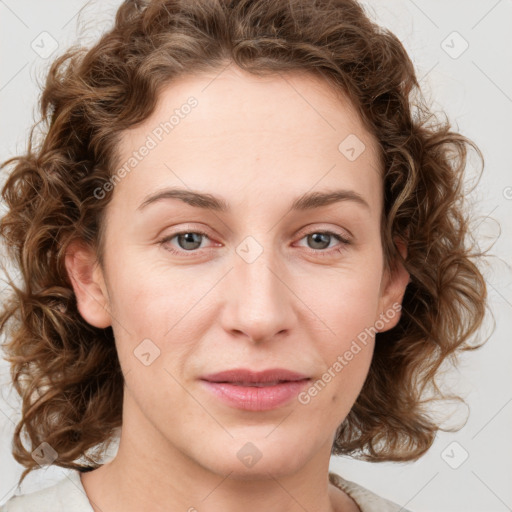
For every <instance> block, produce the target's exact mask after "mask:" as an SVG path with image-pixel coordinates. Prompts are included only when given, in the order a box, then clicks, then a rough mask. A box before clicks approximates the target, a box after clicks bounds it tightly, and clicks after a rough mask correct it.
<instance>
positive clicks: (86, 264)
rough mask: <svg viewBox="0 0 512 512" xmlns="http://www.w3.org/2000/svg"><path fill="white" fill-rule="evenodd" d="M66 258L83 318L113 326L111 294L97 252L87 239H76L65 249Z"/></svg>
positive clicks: (95, 325)
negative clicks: (109, 297) (109, 294)
mask: <svg viewBox="0 0 512 512" xmlns="http://www.w3.org/2000/svg"><path fill="white" fill-rule="evenodd" d="M64 261H65V266H66V270H67V273H68V276H69V279H70V281H71V284H72V285H73V290H74V292H75V296H76V301H77V306H78V311H80V314H81V315H82V317H83V319H84V320H85V321H86V322H87V323H89V324H90V325H92V326H94V327H98V328H101V329H104V328H105V327H108V326H110V325H112V319H111V315H110V307H109V301H108V293H107V289H106V286H105V280H104V277H103V272H102V269H101V267H100V265H99V263H98V262H97V259H96V252H95V251H94V250H93V249H92V248H91V247H89V246H88V245H87V244H86V243H85V242H83V241H80V240H74V241H73V242H71V243H70V244H69V246H68V248H67V250H66V255H65V258H64Z"/></svg>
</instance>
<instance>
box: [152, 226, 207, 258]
mask: <svg viewBox="0 0 512 512" xmlns="http://www.w3.org/2000/svg"><path fill="white" fill-rule="evenodd" d="M203 237H206V238H209V237H208V235H207V234H206V233H204V232H202V231H180V232H179V233H174V234H173V235H169V236H166V237H165V238H162V239H161V240H159V244H160V245H162V246H164V248H165V249H166V250H168V251H169V252H171V253H173V254H182V253H183V252H194V251H196V250H197V249H200V248H201V247H200V246H201V241H202V238H203ZM175 238H176V242H177V244H178V248H179V250H176V249H174V248H173V247H172V246H170V245H169V244H170V242H171V240H173V239H175Z"/></svg>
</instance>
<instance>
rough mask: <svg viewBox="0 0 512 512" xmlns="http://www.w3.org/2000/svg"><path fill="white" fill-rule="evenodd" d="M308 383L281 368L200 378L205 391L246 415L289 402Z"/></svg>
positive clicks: (307, 378)
mask: <svg viewBox="0 0 512 512" xmlns="http://www.w3.org/2000/svg"><path fill="white" fill-rule="evenodd" d="M309 380H310V378H309V377H307V376H306V375H303V374H301V373H297V372H292V371H290V370H285V369H282V368H273V369H269V370H264V371H261V372H253V371H251V370H248V369H235V370H227V371H223V372H218V373H214V374H209V375H206V376H204V377H202V378H201V381H202V382H203V384H204V386H205V387H206V389H207V390H208V391H210V392H212V393H213V394H214V395H215V396H216V397H217V398H219V399H220V400H221V401H223V402H224V403H226V404H227V405H229V406H231V407H234V408H236V409H243V410H247V411H267V410H271V409H275V408H277V407H282V406H284V405H285V404H286V403H288V402H290V400H292V399H293V398H294V397H296V396H297V394H298V393H299V392H300V391H301V390H302V389H303V388H304V386H305V385H306V384H307V383H308V381H309Z"/></svg>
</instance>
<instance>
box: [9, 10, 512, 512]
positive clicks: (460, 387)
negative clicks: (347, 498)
mask: <svg viewBox="0 0 512 512" xmlns="http://www.w3.org/2000/svg"><path fill="white" fill-rule="evenodd" d="M364 4H365V5H366V6H367V7H368V9H369V12H370V15H371V16H372V17H373V18H374V19H376V20H378V22H379V23H380V24H382V25H384V26H386V27H388V28H390V29H391V30H392V31H393V32H395V33H396V34H397V35H398V37H399V38H400V39H401V40H402V42H403V43H404V45H405V47H406V48H407V50H408V51H409V54H410V55H411V57H412V58H413V61H414V63H415V65H416V67H417V70H418V76H419V77H420V78H421V84H422V86H423V87H424V88H425V94H426V95H427V97H431V98H432V99H435V101H434V108H435V109H437V110H443V109H444V110H446V111H447V113H448V115H449V117H450V119H451V120H452V121H453V123H454V128H455V129H458V130H460V131H461V132H462V133H463V134H464V135H467V136H469V137H470V138H472V139H473V140H475V141H476V143H477V144H478V145H479V147H480V148H481V149H482V151H483V153H484V156H485V171H484V175H483V178H482V180H481V182H480V184H479V185H478V187H477V189H476V190H475V191H474V192H473V193H472V194H471V197H470V198H469V199H471V200H473V201H475V202H476V206H475V208H476V212H477V213H478V214H479V215H481V219H480V220H479V221H478V222H475V234H476V235H477V237H478V239H479V240H480V242H481V245H482V246H483V247H485V246H487V245H489V244H490V243H492V241H494V240H495V245H494V247H493V248H492V250H491V253H492V254H493V255H495V258H493V259H492V260H491V261H490V266H489V267H488V268H487V269H486V271H485V274H486V278H487V282H488V287H489V295H490V306H491V309H492V311H493V314H494V317H495V320H496V328H495V331H494V333H493V335H492V337H491V338H490V340H489V342H488V343H487V345H486V346H485V347H484V348H482V349H480V350H478V351H477V352H475V353H473V354H468V355H465V356H464V357H463V358H462V360H461V365H460V367H459V370H457V371H454V372H451V373H450V375H449V376H448V377H447V380H446V382H447V385H449V386H450V387H449V389H451V390H454V391H456V392H458V393H459V394H461V395H462V396H463V397H465V399H466V401H467V403H468V404H469V407H470V413H471V414H470V416H469V419H468V421H467V423H466V425H465V426H464V427H463V428H462V429H461V430H459V431H458V432H456V433H445V432H441V433H440V434H439V435H438V437H437V439H436V441H435V443H434V445H433V446H432V448H431V449H430V451H429V452H428V453H427V454H426V455H425V456H424V457H422V458H421V459H420V460H419V461H418V462H415V463H404V464H396V463H381V464H369V463H365V462H359V461H353V460H350V459H348V458H332V460H331V469H332V470H334V471H336V472H339V473H340V474H342V475H343V476H344V477H345V478H347V479H349V480H354V481H356V482H358V483H360V484H362V485H364V486H366V487H369V488H370V489H372V490H374V491H375V492H377V493H378V494H381V495H383V496H385V497H387V498H388V499H391V500H393V501H395V502H397V503H399V504H401V505H403V506H405V507H407V508H408V509H410V510H413V511H414V512H427V511H432V510H436V511H437V512H443V511H446V512H477V511H478V512H501V511H506V510H512V490H511V489H512V488H511V486H510V482H511V476H512V457H511V454H512V450H511V445H512V438H511V435H510V432H511V425H512V387H511V385H510V384H511V382H510V380H511V379H510V369H509V368H510V363H511V354H512V344H511V343H510V330H511V327H512V325H511V316H512V315H511V313H512V310H511V308H512V290H511V281H512V279H511V276H512V274H511V272H510V267H509V264H510V258H511V256H510V255H511V253H512V251H511V249H512V244H511V229H510V228H511V220H510V219H511V217H512V172H511V160H512V158H511V151H510V148H511V146H512V115H511V114H512V68H511V63H512V35H511V32H512V31H511V30H510V21H511V20H512V2H511V1H510V0H498V1H497V0H472V1H462V0H458V1H453V0H452V1H440V0H436V1H429V2H427V1H426V0H414V1H413V0H393V1H389V0H388V1H386V2H379V1H377V0H371V1H368V0H367V1H365V2H364ZM118 5H120V1H119V0H117V1H114V0H109V1H101V2H100V1H98V0H94V1H92V2H91V1H90V2H85V1H84V0H66V1H64V0H59V1H57V0H51V1H40V0H39V1H36V0H31V1H29V0H24V1H15V0H0V59H1V61H0V62H1V65H0V113H1V115H0V160H2V161H3V160H5V159H7V158H8V157H10V156H13V155H15V154H17V153H19V152H23V151H24V150H25V144H26V140H27V137H28V133H29V127H30V126H31V125H32V123H33V121H34V116H35V115H36V111H35V105H36V101H37V98H38V95H39V90H38V89H37V83H36V79H38V80H39V82H40V83H42V81H43V79H44V75H45V71H46V70H47V67H48V65H49V62H50V61H51V60H53V59H54V58H55V56H56V55H57V54H60V53H62V52H64V49H65V48H66V47H67V46H68V45H70V44H71V43H73V42H76V41H77V39H80V41H81V42H82V43H83V44H89V43H90V42H92V41H93V40H95V39H96V37H97V36H98V35H99V34H100V33H101V31H102V29H103V28H104V27H107V26H109V24H110V23H111V21H112V20H113V16H114V13H115V10H116V8H117V6H118ZM79 19H80V20H81V21H82V22H83V23H86V30H85V31H80V33H78V32H77V21H78V20H79ZM454 31H456V32H457V33H458V34H459V35H460V36H459V35H457V34H453V32H454ZM42 32H48V33H49V34H50V35H51V37H52V38H54V39H55V41H56V44H58V47H57V48H56V50H55V52H54V53H52V54H51V55H49V56H48V57H47V58H45V57H46V56H45V55H43V56H41V55H38V53H36V51H34V49H33V48H32V47H31V45H32V42H33V41H34V40H35V43H34V46H35V45H36V44H39V46H40V48H41V50H42V49H43V48H42V43H41V42H40V41H41V38H46V39H44V40H45V48H46V50H48V49H51V46H50V44H51V39H50V38H49V36H48V35H42V36H41V35H40V34H41V33H42ZM443 41H444V43H443ZM464 41H467V44H468V45H469V46H468V48H467V50H466V51H464V52H463V53H461V54H460V55H458V54H459V53H460V52H461V50H462V49H463V48H464V46H465V42H464ZM41 50H39V51H40V52H41ZM450 54H451V55H450ZM455 57H456V58H455ZM473 168H474V169H476V167H473ZM470 172H471V171H470ZM2 206H3V205H2ZM498 223H499V224H501V233H500V231H499V228H498ZM4 286H5V284H4V283H3V282H0V290H1V289H2V288H3V287H4ZM0 297H1V295H0ZM8 383H9V374H8V366H7V364H6V363H5V362H4V361H2V362H0V386H1V387H0V389H1V391H2V393H1V395H2V396H1V397H0V504H1V503H3V502H4V501H6V499H7V498H8V497H9V496H10V495H11V494H12V493H13V492H14V491H15V489H16V482H17V480H18V477H19V475H20V473H21V467H20V466H19V465H18V464H17V463H16V462H15V461H14V459H13V458H12V456H11V454H10V443H11V436H12V432H13V430H14V422H15V421H16V420H17V418H18V417H19V410H18V402H17V400H16V397H15V396H14V393H13V392H11V391H10V390H9V384H8ZM443 411H444V412H445V413H446V412H447V411H448V409H443ZM460 412H461V411H460V410H457V411H456V414H455V416H454V418H456V419H457V418H460V417H461V414H460ZM462 412H463V413H464V412H465V410H462ZM452 420H453V418H452ZM452 423H453V421H452ZM452 423H448V424H452ZM455 423H456V421H455ZM451 443H456V444H451ZM466 453H467V454H468V458H467V460H465V461H464V462H463V463H462V464H461V465H460V466H459V467H458V468H457V469H454V468H453V467H452V466H457V465H458V464H460V462H461V461H462V460H463V458H464V457H465V456H466V455H465V454H466ZM64 472H65V471H64V470H62V469H60V468H48V469H45V470H39V471H37V472H35V473H33V474H31V475H29V476H28V477H27V479H26V481H25V483H24V484H23V486H22V487H21V490H22V491H24V492H28V491H31V490H35V489H37V488H40V487H43V486H47V485H49V484H50V483H52V482H54V481H56V480H57V479H58V478H59V477H60V476H61V475H62V474H63V473H64Z"/></svg>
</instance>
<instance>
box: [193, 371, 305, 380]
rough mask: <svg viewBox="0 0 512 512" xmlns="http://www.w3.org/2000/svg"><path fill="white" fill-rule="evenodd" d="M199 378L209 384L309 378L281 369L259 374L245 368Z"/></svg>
mask: <svg viewBox="0 0 512 512" xmlns="http://www.w3.org/2000/svg"><path fill="white" fill-rule="evenodd" d="M201 378H202V379H203V380H207V381H210V382H242V383H258V382H262V383H264V382H274V381H296V380H303V379H308V378H309V377H308V376H307V375H303V374H301V373H297V372H292V371H290V370H286V369H283V368H270V369H268V370H263V371H260V372H254V371H252V370H248V369H245V368H237V369H233V370H225V371H222V372H218V373H211V374H209V375H205V376H203V377H201Z"/></svg>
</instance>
